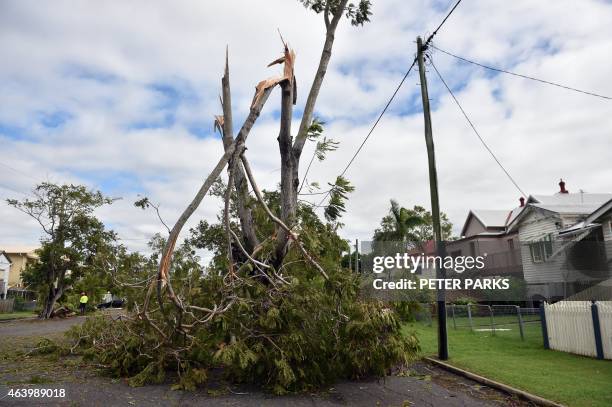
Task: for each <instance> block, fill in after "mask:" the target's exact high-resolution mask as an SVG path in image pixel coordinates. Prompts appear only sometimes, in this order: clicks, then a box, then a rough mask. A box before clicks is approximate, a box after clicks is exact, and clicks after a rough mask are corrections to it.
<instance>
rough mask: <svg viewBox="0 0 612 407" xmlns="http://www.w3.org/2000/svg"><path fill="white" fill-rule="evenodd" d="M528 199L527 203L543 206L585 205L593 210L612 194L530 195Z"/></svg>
mask: <svg viewBox="0 0 612 407" xmlns="http://www.w3.org/2000/svg"><path fill="white" fill-rule="evenodd" d="M529 198H530V199H529V200H528V201H527V202H533V203H539V204H543V205H586V206H591V207H592V206H594V208H593V210H595V209H597V208H598V207H600V206H601V205H602V204H604V203H605V202H607V201H609V200H610V199H612V193H589V192H583V193H580V192H576V193H568V194H561V193H557V194H554V195H531V196H530V197H529Z"/></svg>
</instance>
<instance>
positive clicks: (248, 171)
mask: <svg viewBox="0 0 612 407" xmlns="http://www.w3.org/2000/svg"><path fill="white" fill-rule="evenodd" d="M240 158H241V159H242V164H243V165H244V170H245V172H246V175H247V178H248V179H249V182H250V183H251V188H253V191H254V192H255V196H256V197H257V200H258V201H259V203H260V204H261V205H262V206H263V208H264V211H265V212H266V214H267V215H268V217H269V218H270V219H271V220H272V221H273V222H274V223H276V224H277V225H278V226H280V228H281V229H283V230H284V231H285V232H287V233H288V235H289V236H290V238H291V239H292V240H293V241H295V242H296V243H297V245H298V247H299V249H300V251H301V252H302V254H303V255H304V257H306V260H308V261H309V262H310V263H311V264H312V265H313V266H314V267H315V268H316V269H317V270H318V271H319V272H320V273H321V274H322V275H323V277H325V279H326V280H329V277H328V275H327V273H326V272H325V270H323V268H322V267H321V266H320V265H319V263H317V262H316V261H315V260H314V259H313V258H312V256H311V255H310V254H309V253H308V252H307V251H306V249H305V248H304V245H302V242H300V240H299V238H298V235H297V234H296V233H295V232H293V231H292V230H291V229H289V227H287V225H285V224H284V223H283V221H281V220H280V219H279V218H278V217H276V216H275V215H274V214H273V213H272V211H271V210H270V208H268V205H267V204H266V202H265V201H264V199H263V196H262V194H261V191H260V190H259V187H258V186H257V183H256V182H255V178H254V177H253V173H252V172H251V167H250V165H249V162H248V160H247V159H246V157H245V156H244V154H242V155H241V156H240Z"/></svg>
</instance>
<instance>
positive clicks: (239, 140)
mask: <svg viewBox="0 0 612 407" xmlns="http://www.w3.org/2000/svg"><path fill="white" fill-rule="evenodd" d="M272 89H273V88H268V89H265V90H264V92H263V93H262V95H261V97H260V98H259V100H258V103H257V104H255V105H254V106H252V107H251V110H250V112H249V115H248V117H247V118H246V120H245V122H244V124H243V125H242V128H241V129H240V132H239V133H238V136H237V137H236V139H235V140H234V141H233V142H232V144H231V146H230V147H229V148H227V149H226V152H225V154H223V156H222V157H221V158H220V159H219V162H218V163H217V165H216V166H215V168H214V169H213V171H212V172H211V173H210V174H209V175H208V177H207V178H206V180H205V181H204V184H203V185H202V187H201V188H200V190H199V191H198V193H197V194H196V196H195V197H194V198H193V200H192V201H191V203H190V204H189V205H188V206H187V208H185V210H184V211H183V213H182V215H181V216H180V217H179V219H178V220H177V221H176V223H175V225H174V227H173V228H172V230H171V231H170V235H169V236H168V240H167V241H166V244H165V246H164V249H163V251H162V257H161V260H160V263H159V271H158V274H157V297H158V302H159V304H160V307H163V302H162V300H161V290H162V288H163V285H164V284H166V286H167V288H168V295H169V297H170V299H171V300H172V302H173V303H174V305H176V307H177V308H179V309H180V310H183V309H184V307H183V305H182V303H181V301H180V299H179V298H177V297H176V295H175V294H174V290H173V289H172V284H170V279H169V275H168V274H169V270H170V263H171V261H172V254H173V252H174V247H175V246H176V242H177V240H178V236H179V234H180V232H181V230H182V229H183V226H185V223H187V220H188V219H189V218H190V217H191V215H192V214H193V213H194V212H195V210H196V209H197V208H198V206H199V205H200V203H201V202H202V199H204V196H205V195H206V194H207V193H208V190H209V189H210V187H211V186H212V184H213V183H214V182H215V180H216V179H217V178H218V177H219V175H220V174H221V171H223V168H225V166H226V165H227V163H228V161H229V159H230V157H231V156H232V154H233V153H234V151H235V149H237V148H240V149H242V148H244V143H245V142H246V139H247V137H248V134H249V132H250V131H251V129H252V128H253V125H254V124H255V121H256V120H257V118H258V117H259V114H260V113H261V109H262V108H263V106H264V104H265V103H266V101H267V100H268V97H269V96H270V93H271V92H272ZM150 294H151V290H149V293H148V294H147V299H146V301H145V307H144V309H143V312H146V305H148V303H149V300H148V299H149V295H150Z"/></svg>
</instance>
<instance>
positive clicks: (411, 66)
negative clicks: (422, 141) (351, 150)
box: [316, 0, 462, 208]
mask: <svg viewBox="0 0 612 407" xmlns="http://www.w3.org/2000/svg"><path fill="white" fill-rule="evenodd" d="M461 1H462V0H458V1H457V2H456V3H455V5H454V6H453V8H451V9H450V11H449V12H448V13H447V14H446V17H444V19H443V20H442V21H441V22H440V24H438V27H437V28H436V29H435V30H434V31H433V32H432V33H431V34H430V35H429V37H427V40H426V41H425V44H424V48H427V46H428V44H429V43H430V42H431V40H432V39H433V37H435V35H436V34H437V33H438V31H440V28H442V26H443V25H444V23H446V21H447V20H448V19H449V18H450V16H451V15H452V14H453V12H454V11H455V10H456V9H457V7H458V6H459V4H460V3H461ZM416 62H417V59H416V57H415V58H414V61H412V65H410V68H408V71H406V74H405V75H404V77H403V78H402V80H401V81H400V83H399V85H398V86H397V88H396V89H395V92H393V95H391V98H390V99H389V101H388V102H387V104H386V105H385V107H384V109H383V110H382V112H381V113H380V115H379V116H378V118H377V119H376V121H375V122H374V125H373V126H372V128H371V129H370V131H369V132H368V134H367V135H366V137H365V138H364V140H363V141H362V142H361V144H360V145H359V148H358V149H357V151H355V154H353V157H352V158H351V159H350V161H349V162H348V164H347V165H346V167H345V168H344V170H343V171H342V173H341V174H340V175H339V176H340V177H342V176H343V175H344V174H346V171H347V170H348V169H349V167H350V166H351V164H352V163H353V162H354V161H355V158H357V155H358V154H359V152H360V151H361V149H362V148H363V146H364V145H365V143H366V142H367V141H368V138H370V136H371V135H372V132H373V131H374V129H375V128H376V126H377V125H378V122H379V121H380V119H381V118H382V117H383V115H384V114H385V112H386V111H387V108H388V107H389V105H390V104H391V102H393V99H394V98H395V95H397V92H398V91H399V90H400V88H401V87H402V85H403V84H404V81H405V80H406V78H407V77H408V75H409V74H410V71H412V68H414V66H415V64H416ZM333 189H334V188H333V187H332V188H331V189H330V190H329V191H328V192H327V193H326V194H325V196H324V197H323V199H321V201H320V202H319V204H318V205H316V207H317V208H319V207H322V204H323V202H325V200H326V199H327V197H329V195H330V194H331V192H332V191H333Z"/></svg>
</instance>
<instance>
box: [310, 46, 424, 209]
mask: <svg viewBox="0 0 612 407" xmlns="http://www.w3.org/2000/svg"><path fill="white" fill-rule="evenodd" d="M416 62H417V59H416V58H414V60H413V61H412V65H410V68H408V70H407V71H406V73H405V74H404V77H403V78H402V80H401V81H400V82H399V84H398V85H397V87H396V88H395V91H394V92H393V94H392V95H391V98H389V100H388V101H387V104H386V105H385V107H384V108H383V110H382V111H381V112H380V114H379V115H378V118H377V119H376V121H375V122H374V124H373V125H372V127H371V128H370V131H369V132H368V134H367V135H366V136H365V138H364V139H363V141H362V142H361V144H360V145H359V148H357V151H355V154H353V156H352V157H351V159H350V160H349V162H348V164H346V167H344V169H343V170H342V172H341V173H340V175H338V177H342V176H343V175H344V174H346V172H347V171H348V169H349V167H350V166H351V164H353V162H354V161H355V158H357V155H358V154H359V153H360V152H361V150H362V149H363V146H364V145H365V143H366V142H367V141H368V139H369V138H370V136H371V135H372V133H373V132H374V129H375V128H376V126H378V123H379V122H380V119H382V117H383V116H384V114H385V113H386V112H387V109H388V108H389V106H390V105H391V102H393V99H395V96H396V95H397V92H399V90H400V89H401V87H402V85H403V84H404V82H405V81H406V78H408V75H410V72H411V71H412V68H414V65H415V64H416ZM336 179H337V178H336ZM332 190H333V187H332V189H330V190H329V191H327V193H326V194H325V196H324V197H323V199H321V202H319V204H318V205H317V207H320V206H321V205H322V204H323V202H325V200H326V199H327V197H328V196H329V195H330V194H331V192H332Z"/></svg>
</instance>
